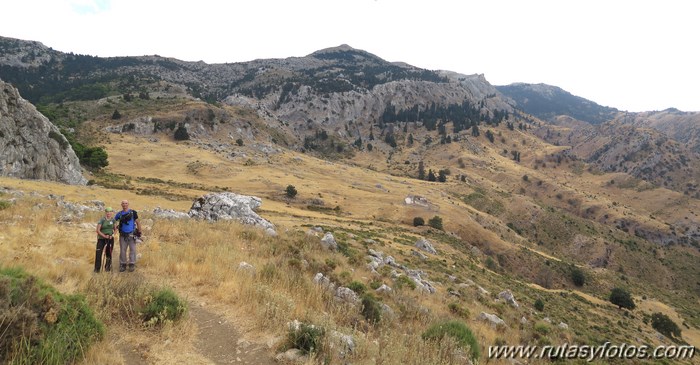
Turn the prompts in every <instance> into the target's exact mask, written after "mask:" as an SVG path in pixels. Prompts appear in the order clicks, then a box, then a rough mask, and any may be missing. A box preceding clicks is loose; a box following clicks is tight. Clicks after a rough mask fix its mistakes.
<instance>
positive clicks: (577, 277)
mask: <svg viewBox="0 0 700 365" xmlns="http://www.w3.org/2000/svg"><path fill="white" fill-rule="evenodd" d="M571 281H573V282H574V285H576V286H583V284H585V283H586V276H585V275H584V274H583V270H581V269H579V268H578V267H575V266H574V267H573V268H572V269H571Z"/></svg>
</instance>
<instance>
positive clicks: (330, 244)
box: [321, 232, 338, 250]
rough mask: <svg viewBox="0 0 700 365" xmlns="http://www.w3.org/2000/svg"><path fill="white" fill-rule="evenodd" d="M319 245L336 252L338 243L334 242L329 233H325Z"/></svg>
mask: <svg viewBox="0 0 700 365" xmlns="http://www.w3.org/2000/svg"><path fill="white" fill-rule="evenodd" d="M321 245H323V247H324V248H327V249H329V250H337V249H338V243H337V242H336V241H335V237H333V234H332V233H330V232H327V233H326V234H325V235H324V236H323V238H321Z"/></svg>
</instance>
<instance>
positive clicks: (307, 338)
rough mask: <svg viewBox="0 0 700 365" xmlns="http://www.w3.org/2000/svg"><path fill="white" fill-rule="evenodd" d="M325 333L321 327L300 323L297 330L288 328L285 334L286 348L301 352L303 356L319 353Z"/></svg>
mask: <svg viewBox="0 0 700 365" xmlns="http://www.w3.org/2000/svg"><path fill="white" fill-rule="evenodd" d="M325 334H326V333H325V331H324V329H323V328H321V327H317V326H314V325H312V324H306V323H302V324H300V325H299V327H298V328H294V327H290V329H289V332H288V333H287V344H286V345H287V348H295V349H299V350H301V353H302V354H304V355H308V354H313V353H316V352H320V351H321V349H322V346H323V338H324V336H325Z"/></svg>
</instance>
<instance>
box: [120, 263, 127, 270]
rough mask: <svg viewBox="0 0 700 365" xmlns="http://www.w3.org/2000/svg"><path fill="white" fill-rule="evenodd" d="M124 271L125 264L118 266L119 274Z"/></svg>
mask: <svg viewBox="0 0 700 365" xmlns="http://www.w3.org/2000/svg"><path fill="white" fill-rule="evenodd" d="M124 271H126V264H119V272H124Z"/></svg>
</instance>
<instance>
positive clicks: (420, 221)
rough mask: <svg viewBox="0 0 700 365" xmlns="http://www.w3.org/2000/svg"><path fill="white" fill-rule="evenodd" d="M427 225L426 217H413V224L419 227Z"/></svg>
mask: <svg viewBox="0 0 700 365" xmlns="http://www.w3.org/2000/svg"><path fill="white" fill-rule="evenodd" d="M423 225H425V219H423V218H422V217H415V218H413V226H414V227H419V226H423Z"/></svg>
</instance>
